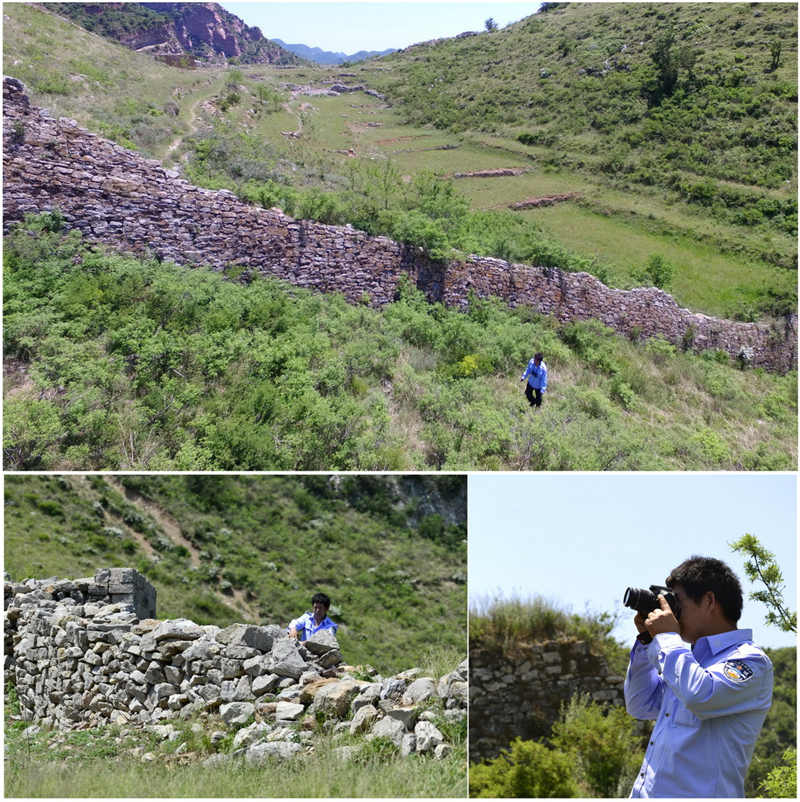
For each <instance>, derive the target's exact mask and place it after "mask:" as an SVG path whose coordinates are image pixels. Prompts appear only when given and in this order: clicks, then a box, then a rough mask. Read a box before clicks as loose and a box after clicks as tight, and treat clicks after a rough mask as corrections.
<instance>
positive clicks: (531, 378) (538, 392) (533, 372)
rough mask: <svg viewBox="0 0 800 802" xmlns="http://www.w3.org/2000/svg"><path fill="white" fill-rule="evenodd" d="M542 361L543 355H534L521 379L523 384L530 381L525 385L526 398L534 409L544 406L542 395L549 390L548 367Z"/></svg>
mask: <svg viewBox="0 0 800 802" xmlns="http://www.w3.org/2000/svg"><path fill="white" fill-rule="evenodd" d="M542 359H543V357H542V354H541V353H538V354H534V355H533V359H531V361H530V362H528V367H527V368H525V372H524V373H523V374H522V378H521V379H520V381H521V382H522V381H525V379H527V380H528V383H527V384H526V385H525V397H526V398H527V399H528V403H529V404H530V405H531V406H532V407H540V406H541V405H542V393H543V392H544V391H545V390H546V389H547V365H545V363H544V362H543V361H542Z"/></svg>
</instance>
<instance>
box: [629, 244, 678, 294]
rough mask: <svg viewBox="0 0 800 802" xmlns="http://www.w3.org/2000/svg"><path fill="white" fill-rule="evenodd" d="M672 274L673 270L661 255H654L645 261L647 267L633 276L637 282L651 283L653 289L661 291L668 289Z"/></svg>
mask: <svg viewBox="0 0 800 802" xmlns="http://www.w3.org/2000/svg"><path fill="white" fill-rule="evenodd" d="M674 273H675V268H674V267H673V266H672V265H671V264H670V263H669V262H668V261H667V260H666V259H664V257H663V256H661V254H658V253H654V254H653V255H652V256H651V257H650V258H649V259H648V260H647V265H645V266H644V267H643V268H641V269H640V270H638V271H635V272H634V274H633V275H634V278H635V279H636V280H637V281H641V282H643V283H644V282H651V283H652V285H653V286H654V287H658V288H659V289H660V290H663V289H666V288H667V287H669V285H670V283H671V282H672V277H673V275H674Z"/></svg>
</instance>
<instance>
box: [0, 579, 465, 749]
mask: <svg viewBox="0 0 800 802" xmlns="http://www.w3.org/2000/svg"><path fill="white" fill-rule="evenodd" d="M4 590H5V594H4V595H5V613H4V638H5V643H4V646H5V659H4V670H5V676H6V680H11V682H12V683H13V685H14V686H15V688H16V693H17V697H18V699H19V704H20V710H21V715H22V718H23V719H24V720H26V721H30V722H33V723H35V724H36V725H37V726H48V727H59V728H63V729H75V728H87V727H95V726H102V725H106V724H119V725H133V726H148V727H153V726H156V727H164V726H167V725H168V724H169V721H170V720H174V719H177V718H184V719H185V718H189V717H191V716H194V715H206V714H212V715H215V716H219V717H220V718H221V720H222V721H223V722H224V724H225V725H228V726H236V725H243V724H248V722H252V723H250V724H249V726H247V727H245V728H244V729H243V730H241V731H240V732H238V733H237V735H236V739H235V740H234V747H235V751H234V753H233V754H232V755H215V756H213V758H214V760H215V761H220V760H225V759H228V758H230V757H232V756H234V755H236V754H238V755H240V756H242V757H245V758H246V759H248V760H250V761H259V760H261V759H265V758H267V757H279V758H289V757H292V756H293V755H295V754H298V753H301V752H304V751H306V752H307V751H309V750H311V751H313V734H312V732H311V731H310V730H313V729H314V725H315V723H316V722H317V720H318V719H319V718H321V719H324V720H325V721H326V722H328V724H329V726H330V728H331V729H332V730H333V732H334V733H338V732H342V733H345V732H346V733H348V734H350V735H359V734H360V735H363V736H364V737H365V738H367V739H369V738H372V737H377V736H383V737H386V738H389V739H390V740H392V741H393V742H394V743H395V744H396V746H397V748H398V749H399V750H400V751H401V753H402V754H411V753H414V752H416V753H430V754H431V755H434V756H436V757H445V756H446V755H447V754H448V752H449V751H450V749H451V744H448V743H447V742H446V739H445V736H444V735H443V734H442V732H441V730H440V729H439V728H438V727H437V726H436V724H435V723H434V722H436V721H437V717H438V716H441V717H443V718H445V719H447V720H451V719H452V720H464V719H465V718H466V706H467V664H466V660H465V661H464V662H463V663H462V664H461V665H460V666H458V667H457V668H456V669H455V670H454V671H452V672H450V673H449V674H446V675H445V676H443V677H441V678H434V677H425V676H423V675H422V673H421V671H420V669H410V670H408V671H406V672H401V673H400V674H397V675H395V676H392V677H382V676H381V675H380V674H378V673H377V672H375V671H371V672H370V671H367V670H366V669H365V670H364V671H365V672H366V673H369V674H370V676H369V677H368V678H367V679H364V673H361V672H359V673H358V675H357V676H356V674H355V672H353V670H352V667H348V666H346V665H345V663H344V661H343V658H342V653H341V651H340V649H339V644H338V642H337V640H336V638H335V637H334V636H333V635H332V634H331V633H330V631H322V632H319V633H316V634H315V635H314V636H312V637H311V638H309V639H308V640H307V641H304V642H303V643H298V642H296V641H294V640H292V639H290V638H289V637H288V636H287V635H286V632H285V630H284V628H283V627H280V626H277V625H267V626H255V625H249V624H232V625H231V626H229V627H226V628H220V627H217V626H211V625H207V626H201V625H199V624H196V623H194V622H193V621H189V620H187V619H175V620H164V621H161V620H158V619H156V618H155V617H154V616H155V611H156V594H155V590H154V588H153V587H152V585H150V583H149V582H147V580H146V579H145V578H144V577H143V576H142V575H141V574H139V573H138V572H137V571H135V570H134V569H131V568H111V569H104V570H102V571H99V572H97V574H96V575H95V576H94V577H87V578H83V579H75V580H69V579H57V578H50V579H43V580H35V579H28V580H26V581H25V582H11V581H10V580H8V579H6V581H5V586H4ZM433 709H435V711H436V712H434V711H433ZM237 739H238V740H237ZM342 748H343V749H346V750H351V751H356V749H355V747H353V746H347V747H342ZM343 757H347V754H344V755H343Z"/></svg>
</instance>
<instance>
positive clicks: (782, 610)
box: [730, 534, 797, 632]
mask: <svg viewBox="0 0 800 802" xmlns="http://www.w3.org/2000/svg"><path fill="white" fill-rule="evenodd" d="M730 546H731V548H732V549H733V550H734V551H738V552H741V553H742V554H745V555H747V558H748V559H747V561H746V562H745V564H744V570H745V573H746V574H747V578H748V579H749V580H750V581H751V582H760V583H761V584H762V585H764V590H756V591H753V592H752V593H751V594H750V598H751V599H753V600H754V601H759V602H762V603H763V604H765V605H766V607H767V611H768V612H767V615H766V622H767V623H768V624H773V625H775V626H777V627H780V628H781V629H782V630H783V631H784V632H797V613H796V612H792V611H791V610H790V609H789V608H788V607H787V606H786V603H785V602H784V599H783V592H784V590H785V586H784V584H783V573H782V571H781V569H780V566H779V565H778V563H777V562H776V560H775V555H774V554H773V553H772V552H771V551H768V550H767V549H766V548H764V546H762V545H761V543H760V542H759V540H758V538H757V537H756V536H755V535H751V534H744V535H742V537H740V538H739V539H738V540H735V541H734V542H733V543H731V544H730Z"/></svg>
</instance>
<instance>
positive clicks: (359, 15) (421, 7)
mask: <svg viewBox="0 0 800 802" xmlns="http://www.w3.org/2000/svg"><path fill="white" fill-rule="evenodd" d="M221 5H222V7H223V8H225V9H227V10H228V11H230V12H231V14H235V15H236V16H237V17H239V18H240V19H242V20H244V22H245V23H246V24H247V25H251V26H253V25H256V26H258V27H259V28H261V33H262V34H263V35H264V36H266V37H267V39H282V40H283V41H284V42H287V43H289V44H304V45H308V46H309V47H321V48H322V49H323V50H330V51H333V52H338V53H356V52H358V51H359V50H386V49H388V48H390V47H391V48H396V49H400V48H403V47H408V45H411V44H414V43H416V42H424V41H427V40H428V39H436V38H438V37H442V36H455V35H456V34H459V33H461V32H462V31H482V30H484V23H485V21H486V20H487V19H488V18H489V17H492V18H493V19H494V21H495V22H496V23H497V24H498V25H499V26H500V27H503V26H504V25H507V24H508V23H509V22H516V21H517V20H520V19H522V18H523V17H527V16H530V15H531V14H534V13H535V12H536V10H537V9H538V8H539V5H540V3H538V2H536V3H531V2H522V1H520V2H512V3H508V2H499V3H492V2H473V3H464V2H427V0H418V1H417V2H402V3H398V2H371V3H362V2H305V0H294V2H288V3H255V2H253V3H250V2H241V3H221Z"/></svg>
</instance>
